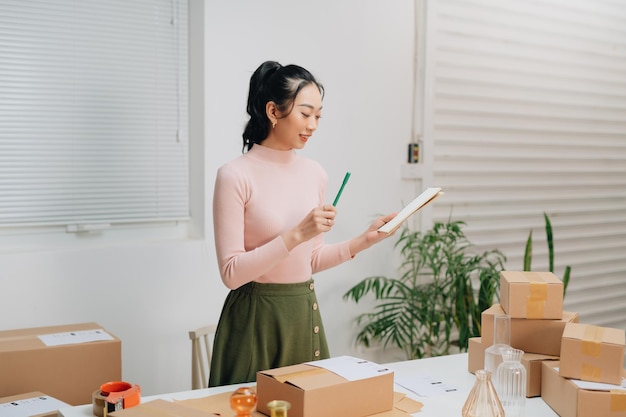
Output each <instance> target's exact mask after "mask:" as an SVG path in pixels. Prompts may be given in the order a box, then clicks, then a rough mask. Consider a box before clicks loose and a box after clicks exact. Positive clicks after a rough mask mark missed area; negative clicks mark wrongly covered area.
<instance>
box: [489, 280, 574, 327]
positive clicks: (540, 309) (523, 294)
mask: <svg viewBox="0 0 626 417" xmlns="http://www.w3.org/2000/svg"><path fill="white" fill-rule="evenodd" d="M500 304H501V305H502V308H503V309H504V311H505V312H506V314H508V315H509V316H511V318H518V319H556V320H560V319H561V318H562V312H563V282H561V280H560V279H559V278H557V276H556V275H554V274H553V273H552V272H530V271H501V272H500Z"/></svg>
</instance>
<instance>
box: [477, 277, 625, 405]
mask: <svg viewBox="0 0 626 417" xmlns="http://www.w3.org/2000/svg"><path fill="white" fill-rule="evenodd" d="M499 314H508V315H509V316H510V317H511V342H510V343H511V346H512V347H514V348H517V349H521V350H523V351H524V352H525V354H524V358H523V360H522V364H523V365H524V367H525V368H526V374H527V388H526V396H527V397H536V396H540V395H541V396H542V397H543V399H544V401H546V403H548V404H549V405H550V407H552V408H553V409H554V410H555V411H556V412H557V414H559V415H560V416H561V417H587V416H594V417H597V416H600V415H602V416H605V417H626V391H617V390H613V391H612V392H611V391H610V388H611V387H610V386H609V387H596V388H598V389H599V388H604V389H606V391H596V390H595V389H594V390H593V391H592V390H589V389H585V388H583V387H581V386H580V385H579V383H577V382H576V381H593V382H605V383H610V384H614V385H615V387H616V386H619V385H620V384H621V383H622V372H623V367H624V345H625V333H624V330H619V329H610V328H603V327H598V326H593V325H588V324H581V323H579V317H578V314H577V313H574V312H568V311H563V283H562V282H561V281H560V280H559V279H558V278H557V277H556V276H555V275H554V274H552V273H550V272H518V271H502V272H501V274H500V304H494V305H492V306H491V307H490V308H488V309H487V310H485V311H484V312H483V313H482V316H481V337H477V338H472V339H470V341H469V349H468V353H469V362H468V370H469V371H470V372H472V373H473V372H475V371H476V370H478V369H482V368H483V366H484V351H485V349H486V348H487V347H489V346H491V345H492V344H493V339H494V318H495V316H496V315H499ZM615 387H613V388H615ZM566 388H567V389H566ZM599 409H602V410H606V411H607V413H602V412H598V410H599ZM585 410H587V411H585Z"/></svg>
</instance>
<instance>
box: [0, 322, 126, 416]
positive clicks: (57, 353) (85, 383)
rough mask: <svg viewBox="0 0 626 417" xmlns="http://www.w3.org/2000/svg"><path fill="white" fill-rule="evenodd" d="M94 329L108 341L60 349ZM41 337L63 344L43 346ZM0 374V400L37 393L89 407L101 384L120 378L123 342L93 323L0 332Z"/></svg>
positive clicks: (70, 345) (67, 346) (74, 344)
mask: <svg viewBox="0 0 626 417" xmlns="http://www.w3.org/2000/svg"><path fill="white" fill-rule="evenodd" d="M97 330H103V331H104V334H102V333H99V334H101V335H103V336H109V337H110V338H112V340H105V341H93V342H85V343H72V344H63V343H66V342H68V341H69V340H68V339H69V338H71V337H76V338H79V339H80V338H81V337H82V338H87V339H90V338H89V337H87V336H88V335H90V334H92V333H94V332H95V331H97ZM72 333H73V335H72ZM68 335H70V336H68ZM40 336H44V337H48V338H52V339H55V340H57V343H61V344H60V345H58V346H52V345H50V344H48V345H46V343H44V342H43V341H42V340H41V339H40ZM0 375H2V378H0V396H9V395H17V394H21V393H25V392H31V391H41V392H45V393H46V394H48V395H50V396H52V397H54V398H58V399H59V400H61V401H63V402H66V403H68V404H70V405H81V404H90V403H91V401H92V400H91V395H92V393H93V392H94V391H95V390H96V389H98V387H100V385H101V384H103V383H105V382H108V381H116V380H117V381H119V380H121V379H122V342H121V341H120V340H119V339H118V338H117V337H115V336H114V335H112V334H111V333H109V332H107V331H106V330H104V329H103V328H102V326H100V325H98V324H96V323H82V324H73V325H64V326H51V327H37V328H30V329H20V330H5V331H0Z"/></svg>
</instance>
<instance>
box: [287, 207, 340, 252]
mask: <svg viewBox="0 0 626 417" xmlns="http://www.w3.org/2000/svg"><path fill="white" fill-rule="evenodd" d="M336 214H337V209H336V208H335V207H334V206H332V205H330V204H325V205H323V206H320V207H315V208H314V209H312V210H311V211H310V212H309V213H308V214H307V215H306V217H305V218H304V219H302V221H301V222H300V223H299V224H298V225H297V226H296V227H294V228H293V229H291V230H288V231H287V232H285V233H283V234H282V238H283V242H284V243H285V247H286V248H287V250H292V249H293V248H295V247H296V246H298V245H299V244H300V243H302V242H306V241H308V240H310V239H313V238H314V237H315V236H317V235H319V234H320V233H324V232H328V231H329V230H330V229H332V227H333V225H334V224H335V216H336Z"/></svg>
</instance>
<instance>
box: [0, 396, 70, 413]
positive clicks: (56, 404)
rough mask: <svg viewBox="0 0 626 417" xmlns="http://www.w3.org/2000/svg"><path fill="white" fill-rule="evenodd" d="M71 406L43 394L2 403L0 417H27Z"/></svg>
mask: <svg viewBox="0 0 626 417" xmlns="http://www.w3.org/2000/svg"><path fill="white" fill-rule="evenodd" d="M67 407H71V406H70V405H69V404H66V403H64V402H63V401H60V400H57V399H56V398H53V397H49V396H47V395H42V396H41V397H33V398H26V399H23V400H17V401H11V402H8V403H3V404H0V417H27V416H34V415H36V414H43V413H49V412H52V411H55V410H58V409H59V408H67Z"/></svg>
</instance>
